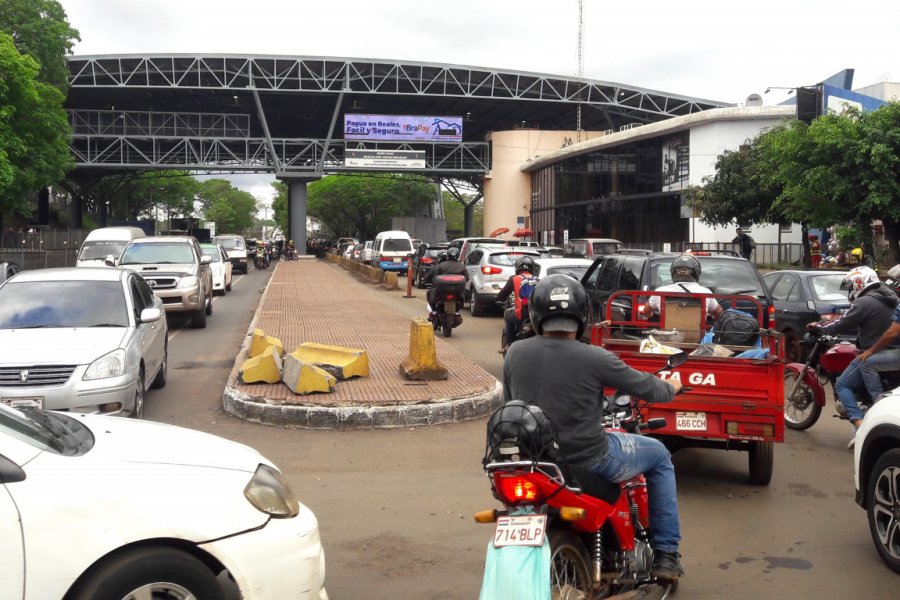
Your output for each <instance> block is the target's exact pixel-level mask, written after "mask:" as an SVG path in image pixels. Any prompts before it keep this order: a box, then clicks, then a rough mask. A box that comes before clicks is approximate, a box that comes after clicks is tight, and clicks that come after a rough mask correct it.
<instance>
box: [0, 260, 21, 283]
mask: <svg viewBox="0 0 900 600" xmlns="http://www.w3.org/2000/svg"><path fill="white" fill-rule="evenodd" d="M21 270H22V267H21V265H19V263H14V262H12V261H7V262H0V283H3V282H4V281H6V280H7V279H9V278H10V277H12V276H13V275H15V274H16V273H18V272H19V271H21Z"/></svg>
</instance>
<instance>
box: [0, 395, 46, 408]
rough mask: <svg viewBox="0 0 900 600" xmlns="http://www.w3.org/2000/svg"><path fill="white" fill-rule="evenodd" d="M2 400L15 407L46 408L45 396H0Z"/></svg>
mask: <svg viewBox="0 0 900 600" xmlns="http://www.w3.org/2000/svg"><path fill="white" fill-rule="evenodd" d="M0 402H2V403H3V404H5V405H7V406H11V407H13V408H20V407H25V408H38V409H43V408H44V397H43V396H24V397H22V398H0Z"/></svg>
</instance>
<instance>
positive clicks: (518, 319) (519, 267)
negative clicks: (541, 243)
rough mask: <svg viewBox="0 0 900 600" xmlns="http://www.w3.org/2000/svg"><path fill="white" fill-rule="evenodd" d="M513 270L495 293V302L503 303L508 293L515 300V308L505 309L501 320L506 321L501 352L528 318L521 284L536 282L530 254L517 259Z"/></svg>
mask: <svg viewBox="0 0 900 600" xmlns="http://www.w3.org/2000/svg"><path fill="white" fill-rule="evenodd" d="M514 271H515V273H514V274H513V275H511V276H510V277H509V279H507V280H506V285H504V286H503V288H502V289H501V290H500V293H499V294H497V302H500V303H503V302H506V299H507V298H509V295H510V294H513V293H515V294H514V296H513V298H514V299H515V302H516V306H515V310H507V311H506V312H505V313H503V320H504V321H505V323H506V345H505V346H504V347H503V348H502V349H501V350H500V353H501V354H503V353H505V352H506V351H507V350H509V345H510V344H512V343H513V340H515V339H516V332H517V331H521V329H522V324H523V323H524V322H525V319H527V318H528V302H527V300H523V299H522V298H521V296H520V294H519V291H520V290H521V288H522V284H523V283H525V284H526V285H527V284H529V283H536V282H537V278H536V277H535V276H534V271H535V264H534V259H533V258H531V257H530V256H523V257H522V258H520V259H519V260H517V261H516V264H515V267H514Z"/></svg>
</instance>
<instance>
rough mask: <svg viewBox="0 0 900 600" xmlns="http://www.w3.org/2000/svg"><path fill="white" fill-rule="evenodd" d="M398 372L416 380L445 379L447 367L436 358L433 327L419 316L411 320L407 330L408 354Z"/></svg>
mask: <svg viewBox="0 0 900 600" xmlns="http://www.w3.org/2000/svg"><path fill="white" fill-rule="evenodd" d="M400 374H401V375H403V376H404V377H406V378H407V379H414V380H417V381H436V380H439V379H447V377H448V373H447V367H445V366H444V365H442V364H441V363H440V362H439V361H438V359H437V348H435V344H434V327H433V326H432V325H431V323H429V322H428V321H426V320H425V319H423V318H421V317H419V318H416V319H413V320H412V325H411V327H410V330H409V356H407V357H406V359H405V360H404V361H403V362H401V363H400Z"/></svg>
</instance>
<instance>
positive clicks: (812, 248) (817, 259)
mask: <svg viewBox="0 0 900 600" xmlns="http://www.w3.org/2000/svg"><path fill="white" fill-rule="evenodd" d="M809 258H810V261H811V262H812V268H813V269H818V268H819V265H820V264H822V244H820V243H819V236H817V235H815V234H813V235H810V236H809Z"/></svg>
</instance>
